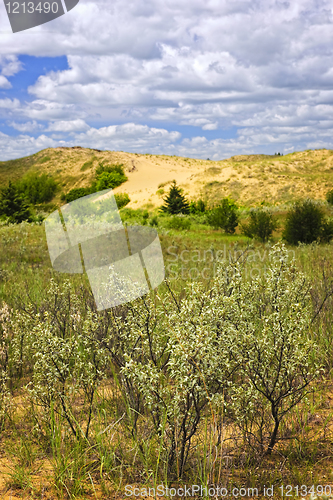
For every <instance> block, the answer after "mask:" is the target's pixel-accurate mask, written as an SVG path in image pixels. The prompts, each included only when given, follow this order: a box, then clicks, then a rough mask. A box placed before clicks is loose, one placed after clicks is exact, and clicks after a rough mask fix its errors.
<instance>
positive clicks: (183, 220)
mask: <svg viewBox="0 0 333 500" xmlns="http://www.w3.org/2000/svg"><path fill="white" fill-rule="evenodd" d="M166 225H167V227H168V228H169V229H178V230H182V229H190V227H191V221H190V220H189V219H188V218H187V217H179V216H178V217H177V216H175V217H172V218H171V219H170V220H169V221H168V222H167V224H166Z"/></svg>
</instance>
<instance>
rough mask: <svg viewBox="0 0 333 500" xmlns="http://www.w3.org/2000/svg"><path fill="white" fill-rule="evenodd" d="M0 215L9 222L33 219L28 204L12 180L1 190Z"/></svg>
mask: <svg viewBox="0 0 333 500" xmlns="http://www.w3.org/2000/svg"><path fill="white" fill-rule="evenodd" d="M0 217H2V218H6V219H7V220H8V222H11V223H20V222H23V221H28V222H31V221H33V220H34V217H33V213H32V210H31V208H30V207H29V204H28V203H27V201H26V199H25V198H24V197H23V196H22V195H21V194H20V192H19V191H18V189H17V186H16V185H15V184H13V183H12V182H9V184H8V187H6V188H4V189H2V190H1V193H0Z"/></svg>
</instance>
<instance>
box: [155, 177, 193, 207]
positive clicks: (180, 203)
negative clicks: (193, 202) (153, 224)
mask: <svg viewBox="0 0 333 500" xmlns="http://www.w3.org/2000/svg"><path fill="white" fill-rule="evenodd" d="M160 211H161V212H165V213H168V214H172V215H176V214H188V213H189V212H190V205H189V202H188V201H187V199H186V198H185V196H184V195H183V194H182V190H181V189H180V188H179V187H178V186H177V184H176V181H173V182H172V185H171V187H170V190H169V193H168V195H167V196H166V198H164V205H162V207H161V208H160Z"/></svg>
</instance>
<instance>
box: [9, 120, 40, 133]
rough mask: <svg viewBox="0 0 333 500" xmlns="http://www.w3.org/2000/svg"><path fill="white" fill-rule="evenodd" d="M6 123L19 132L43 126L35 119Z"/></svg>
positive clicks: (38, 128)
mask: <svg viewBox="0 0 333 500" xmlns="http://www.w3.org/2000/svg"><path fill="white" fill-rule="evenodd" d="M8 125H9V126H10V127H13V128H14V129H15V130H18V131H19V132H32V131H33V130H40V129H42V128H43V126H42V125H41V124H40V123H37V122H36V120H34V121H32V122H24V123H16V122H9V123H8Z"/></svg>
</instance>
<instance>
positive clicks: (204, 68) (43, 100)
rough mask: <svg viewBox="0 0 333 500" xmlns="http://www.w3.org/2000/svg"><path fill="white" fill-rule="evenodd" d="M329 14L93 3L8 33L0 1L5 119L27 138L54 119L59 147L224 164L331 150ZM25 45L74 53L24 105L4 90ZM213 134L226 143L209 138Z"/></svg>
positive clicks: (258, 7)
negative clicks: (27, 126)
mask: <svg viewBox="0 0 333 500" xmlns="http://www.w3.org/2000/svg"><path fill="white" fill-rule="evenodd" d="M332 7H333V4H332V0H294V2H289V1H283V0H255V1H253V0H233V1H232V2H230V1H229V0H219V1H216V0H205V1H204V0H193V1H191V2H188V1H187V0H177V1H176V0H165V1H163V2H162V0H149V1H147V0H136V1H134V0H129V1H127V2H126V3H124V2H123V1H121V0H114V1H112V2H111V3H110V2H109V1H108V0H94V1H92V0H85V1H81V2H80V3H79V4H78V6H77V7H76V8H75V9H73V10H72V11H71V12H69V13H68V14H66V15H64V16H61V17H60V18H58V19H56V20H54V21H52V22H50V23H47V24H45V25H42V26H39V27H36V28H33V29H31V30H27V31H25V32H21V33H16V34H15V35H12V34H10V32H9V31H8V29H9V28H8V27H9V22H8V19H7V16H6V13H5V10H4V6H3V5H2V4H0V29H1V30H2V36H1V37H0V49H1V50H0V52H1V54H3V55H2V56H1V57H0V73H1V74H0V89H2V91H3V92H2V93H3V94H4V95H3V96H1V95H0V117H5V116H6V118H7V120H8V118H9V117H10V119H11V120H12V121H13V123H19V126H20V127H21V129H19V128H17V130H19V131H21V132H29V130H24V129H23V128H22V127H24V124H21V122H24V121H25V120H29V121H32V123H35V122H37V123H39V122H48V123H47V125H46V128H45V129H44V134H45V136H43V137H48V135H47V134H49V138H50V140H53V141H58V140H64V141H72V140H79V141H81V143H80V144H81V145H90V146H91V147H97V148H105V147H109V146H108V145H109V144H112V147H111V149H116V148H117V147H119V148H120V149H123V150H129V148H132V150H133V148H135V149H137V150H138V152H139V150H140V148H144V149H145V150H146V149H147V148H150V150H151V151H154V152H160V153H163V152H166V151H167V150H168V151H172V152H173V153H172V154H176V153H175V152H174V151H178V152H179V154H185V155H186V156H193V155H199V157H205V156H209V157H214V155H215V157H217V156H219V155H221V156H223V157H225V155H228V154H237V152H244V151H249V152H253V151H255V150H257V151H258V150H260V151H262V152H264V151H265V152H271V148H272V147H279V148H280V150H282V149H283V148H285V151H287V150H290V148H292V147H299V148H301V149H306V148H308V147H310V146H309V144H326V146H325V147H329V145H330V144H331V139H330V135H331V128H332V125H333V114H332V112H333V107H332V104H333V91H332V90H331V89H332V85H333V69H332V61H333V29H332V24H333V15H332ZM2 14H3V15H2ZM23 47H24V53H25V54H29V55H35V56H60V55H66V56H67V60H68V69H66V70H60V71H51V72H45V71H43V70H42V68H41V72H40V73H41V74H40V76H39V77H38V78H36V81H35V82H34V83H33V84H32V85H30V87H29V89H28V92H29V95H30V100H29V99H27V100H22V102H20V101H18V99H15V98H14V99H13V98H12V97H10V96H9V95H8V96H6V95H5V91H6V90H7V89H9V88H10V86H11V81H10V77H11V76H13V75H15V74H16V73H18V72H19V71H20V70H21V69H22V67H21V63H20V61H19V58H18V55H19V54H21V53H22V50H23ZM26 71H29V68H26ZM115 123H118V125H115ZM20 124H21V125H20ZM162 124H165V127H164V125H162ZM91 125H93V126H91ZM186 126H191V127H197V130H198V131H197V132H195V133H194V134H193V137H191V138H188V139H183V140H181V137H180V133H179V132H178V131H177V130H176V129H177V128H179V129H180V130H181V128H182V127H186ZM14 128H15V127H14ZM167 129H168V130H173V131H172V132H169V131H168V130H167ZM227 129H233V130H237V133H235V137H234V138H233V139H223V134H224V130H227ZM36 130H37V129H36ZM161 131H163V132H161ZM213 131H214V133H215V134H218V132H219V131H220V134H221V138H219V139H215V140H209V139H208V137H209V136H210V135H209V134H210V133H211V132H213ZM205 133H206V135H207V137H205ZM19 137H21V136H19ZM60 138H62V139H60ZM18 140H19V141H21V143H22V144H23V142H22V140H23V139H22V138H21V139H18ZM24 140H25V139H24ZM94 141H95V142H94ZM200 148H202V149H200ZM237 148H239V149H238V150H237Z"/></svg>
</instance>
